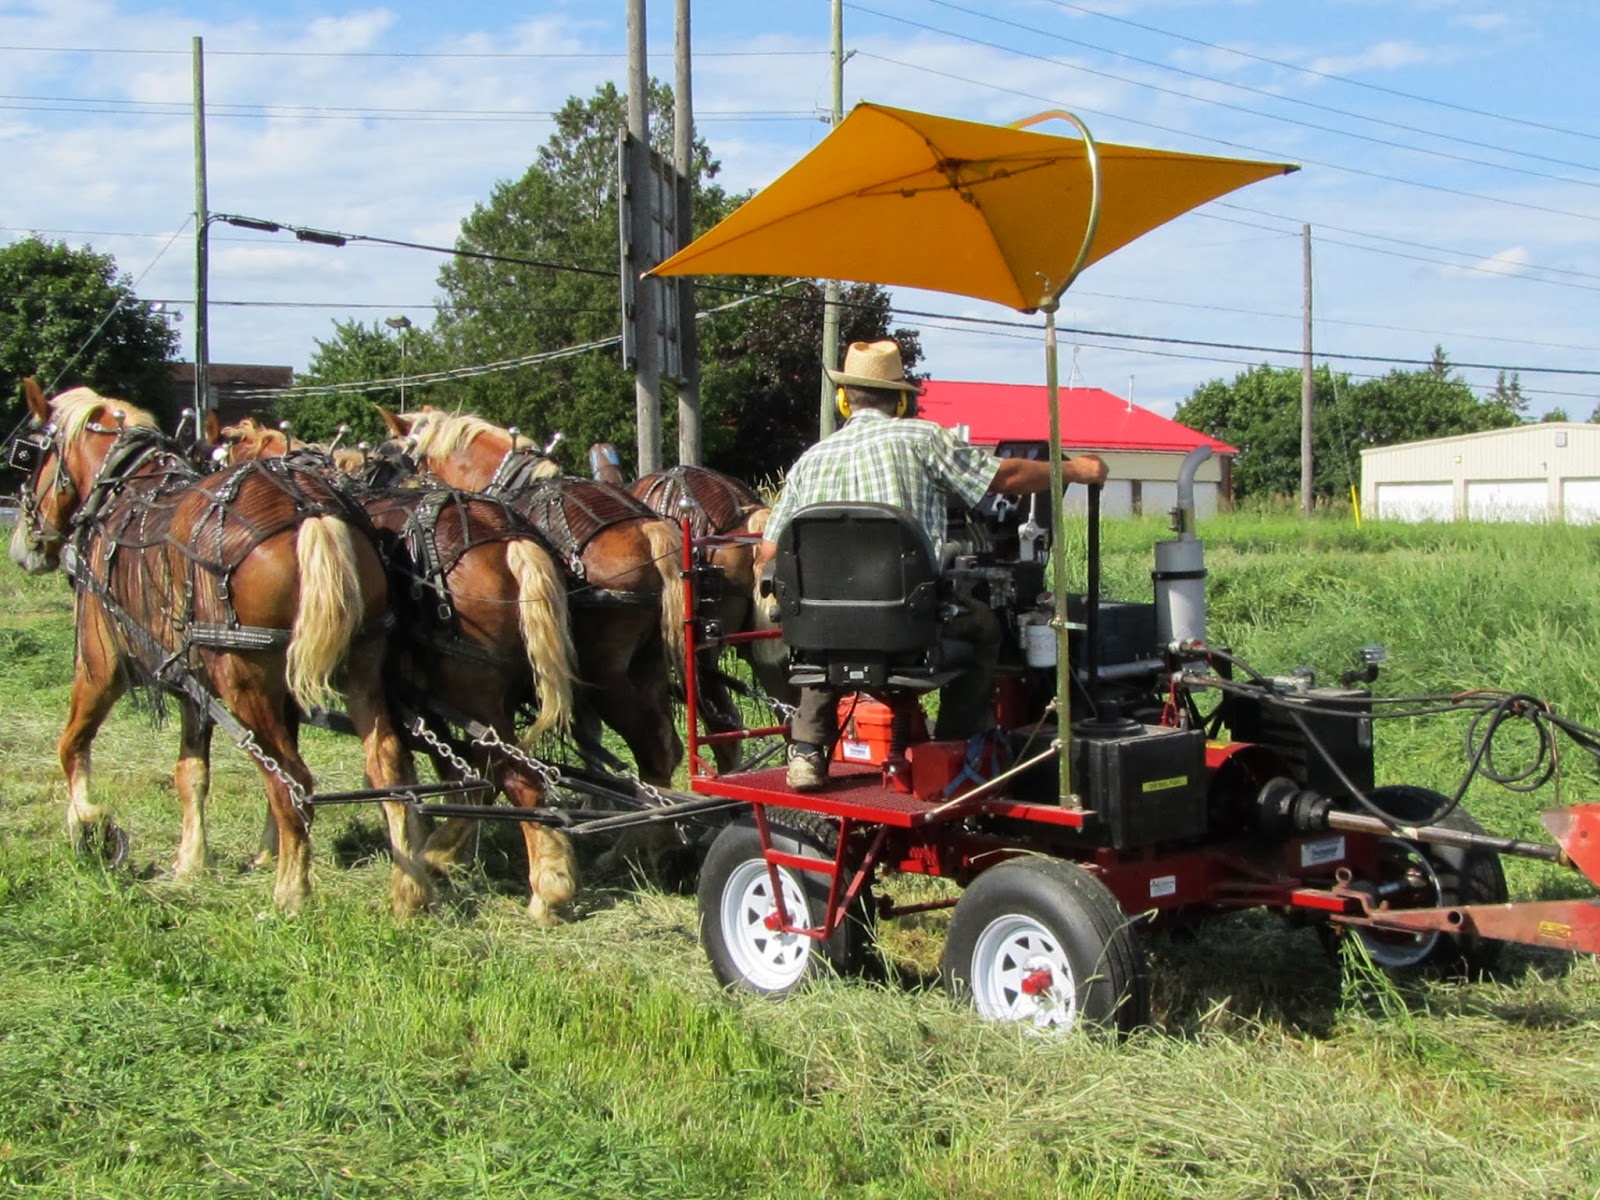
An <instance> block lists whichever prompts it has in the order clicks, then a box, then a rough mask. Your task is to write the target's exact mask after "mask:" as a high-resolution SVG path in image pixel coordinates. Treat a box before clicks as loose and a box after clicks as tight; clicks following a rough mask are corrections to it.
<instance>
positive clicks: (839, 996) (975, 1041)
mask: <svg viewBox="0 0 1600 1200" xmlns="http://www.w3.org/2000/svg"><path fill="white" fill-rule="evenodd" d="M1202 532H1203V535H1204V537H1205V539H1206V542H1207V548H1208V565H1209V567H1210V571H1211V597H1212V631H1211V632H1212V637H1213V640H1214V641H1216V642H1218V643H1219V644H1226V645H1229V646H1232V647H1233V648H1234V650H1235V651H1236V652H1237V653H1239V654H1241V655H1242V656H1244V657H1245V658H1246V659H1248V660H1249V661H1250V662H1252V663H1253V664H1254V665H1256V666H1258V667H1260V668H1261V669H1263V670H1266V671H1268V672H1271V673H1285V672H1287V671H1289V670H1290V669H1292V668H1293V667H1294V666H1296V665H1299V664H1302V663H1306V664H1311V665H1314V666H1317V667H1318V668H1320V669H1321V670H1322V671H1323V673H1324V678H1331V677H1333V676H1336V674H1337V671H1338V670H1340V669H1342V668H1344V667H1346V666H1350V665H1353V664H1354V654H1355V651H1356V649H1357V648H1358V647H1359V646H1361V645H1363V644H1367V643H1372V642H1383V643H1385V644H1386V645H1387V647H1388V649H1389V653H1390V665H1389V666H1388V667H1387V668H1386V669H1385V673H1384V676H1383V678H1382V680H1381V681H1380V684H1379V690H1380V692H1383V693H1385V694H1402V693H1408V692H1418V691H1428V692H1434V691H1453V690H1460V689H1465V688H1469V687H1480V686H1499V687H1508V688H1515V689H1517V690H1523V691H1529V692H1532V693H1534V694H1536V695H1541V696H1545V697H1548V698H1550V699H1551V700H1552V701H1554V702H1555V703H1556V704H1557V705H1558V706H1559V708H1560V709H1561V711H1563V712H1565V713H1567V714H1568V715H1571V716H1573V717H1575V718H1577V719H1579V720H1582V721H1585V722H1588V723H1592V724H1600V689H1597V688H1596V686H1595V682H1596V681H1595V678H1594V676H1595V672H1596V671H1597V670H1600V666H1597V664H1600V549H1597V545H1596V535H1595V534H1594V533H1593V532H1591V531H1587V530H1581V529H1526V528H1516V529H1498V528H1486V529H1473V528H1466V527H1455V526H1447V527H1438V528H1421V529H1405V528H1395V527H1381V526H1380V527H1374V526H1369V527H1368V528H1367V529H1365V530H1362V531H1360V532H1357V531H1355V530H1353V529H1352V528H1350V527H1349V526H1348V524H1342V523H1338V522H1334V521H1332V520H1329V519H1319V520H1317V521H1313V522H1311V523H1310V524H1303V523H1301V522H1299V521H1297V520H1295V519H1293V518H1282V517H1249V516H1236V517H1229V518H1219V519H1216V520H1213V521H1210V522H1207V523H1206V525H1205V527H1204V529H1203V531H1202ZM1163 536H1167V535H1166V534H1165V533H1164V532H1163V530H1162V528H1161V526H1160V525H1159V523H1158V522H1155V521H1139V522H1122V523H1115V524H1112V525H1109V526H1108V528H1107V545H1108V550H1107V569H1106V575H1107V581H1108V590H1109V591H1110V592H1111V593H1112V594H1115V595H1120V596H1124V597H1128V598H1142V597H1144V596H1146V595H1148V590H1149V569H1150V545H1151V543H1152V542H1153V541H1155V540H1157V539H1158V538H1160V537H1163ZM0 597H3V600H0V649H3V650H4V652H5V655H6V657H5V658H4V659H3V660H0V661H3V662H4V666H3V668H0V672H3V674H0V701H3V708H0V712H4V714H5V717H4V719H3V720H0V1194H18V1195H48V1196H117V1197H165V1196H193V1195H196V1194H206V1195H223V1196H302V1195H312V1196H349V1197H353V1196H391V1195H416V1196H424V1195H425V1196H445V1197H448V1196H485V1195H495V1196H524V1195H528V1196H617V1197H623V1196H626V1197H645V1196H729V1197H732V1196H806V1197H812V1196H821V1195H827V1196H860V1197H922V1196H930V1197H931V1196H961V1197H966V1196H996V1197H1000V1196H1005V1197H1014V1196H1016V1195H1018V1194H1029V1195H1050V1196H1068V1197H1091V1196H1092V1197H1099V1196H1111V1197H1166V1196H1193V1197H1240V1198H1244V1197H1273V1196H1284V1197H1290V1196H1293V1197H1300V1196H1351V1197H1366V1196H1394V1197H1413V1196H1441V1197H1443V1196H1449V1197H1508V1196H1518V1197H1520V1196H1551V1197H1594V1196H1596V1195H1600V967H1597V963H1596V961H1595V960H1593V959H1588V958H1583V959H1576V958H1570V957H1564V956H1558V955H1553V954H1543V953H1537V952H1532V951H1519V950H1516V949H1512V950H1510V951H1509V952H1508V954H1507V960H1508V961H1507V970H1506V971H1505V973H1504V974H1503V976H1502V977H1501V978H1499V979H1496V980H1493V981H1484V982H1475V983H1462V982H1457V981H1450V980H1421V981H1417V982H1414V983H1407V984H1404V985H1403V986H1401V987H1399V988H1395V987H1393V986H1390V985H1389V984H1388V983H1387V982H1385V981H1383V980H1381V979H1378V978H1376V977H1374V976H1373V975H1371V973H1370V972H1368V971H1365V970H1364V969H1363V968H1362V966H1361V964H1360V962H1359V961H1358V960H1357V959H1355V958H1353V957H1352V956H1349V955H1348V954H1347V955H1346V956H1345V957H1346V958H1347V959H1349V960H1350V961H1349V962H1348V966H1349V968H1350V969H1349V970H1348V971H1346V972H1344V973H1343V974H1342V973H1341V970H1340V966H1341V964H1340V962H1339V961H1338V959H1337V957H1336V956H1330V955H1329V954H1328V953H1327V952H1326V951H1325V950H1324V949H1323V948H1322V946H1321V944H1320V943H1319V941H1318V939H1317V938H1316V936H1315V935H1314V934H1313V933H1312V932H1311V931H1309V930H1304V929H1301V930H1293V929H1288V928H1286V927H1285V926H1284V925H1283V924H1282V923H1281V922H1280V921H1278V920H1277V919H1275V918H1273V917H1270V916H1267V915H1261V914H1256V915H1247V916H1245V917H1241V918H1234V919H1230V920H1227V921H1223V922H1218V923H1216V924H1214V925H1212V926H1210V927H1208V928H1206V929H1204V930H1202V931H1201V932H1200V933H1199V934H1198V935H1196V936H1194V937H1192V938H1189V939H1186V940H1179V939H1176V938H1165V939H1160V940H1155V941H1153V943H1152V951H1153V955H1154V963H1155V989H1156V998H1155V1001H1156V1003H1155V1007H1156V1016H1157V1021H1158V1025H1157V1027H1156V1028H1155V1029H1152V1030H1150V1031H1148V1032H1146V1033H1142V1034H1140V1035H1138V1036H1136V1037H1135V1038H1133V1039H1132V1040H1131V1041H1129V1042H1127V1043H1124V1044H1122V1045H1108V1044H1106V1043H1104V1042H1102V1041H1099V1040H1096V1039H1094V1038H1090V1037H1072V1038H1065V1039H1059V1040H1047V1039H1042V1038H1039V1037H1035V1036H1030V1035H1028V1034H1027V1033H1025V1032H1023V1031H1020V1030H1017V1029H1013V1028H1007V1027H997V1026H991V1025H985V1024H983V1023H981V1022H979V1021H977V1020H975V1019H974V1018H973V1017H972V1016H971V1015H970V1014H969V1013H968V1012H966V1011H965V1010H964V1009H963V1008H962V1007H960V1006H958V1005H956V1004H954V1003H953V1002H951V1001H950V1000H948V999H947V998H946V997H945V996H944V995H943V994H942V993H941V992H940V991H939V990H938V989H937V988H936V987H934V986H932V983H931V979H930V974H929V973H930V971H931V969H932V968H933V967H934V966H935V965H936V964H937V958H938V950H939V942H940V929H941V922H940V921H938V920H936V919H934V918H922V919H921V920H917V921H913V922H908V923H907V925H906V927H903V928H894V929H892V930H887V931H886V941H887V945H888V949H889V952H890V957H891V960H892V965H893V967H894V968H895V969H893V970H891V971H890V973H889V979H888V980H887V981H885V982H879V983H864V982H860V981H851V982H844V981H832V980H828V981H823V982H821V983H819V984H818V985H817V986H815V987H814V988H812V989H811V990H809V991H808V992H806V993H805V994H803V995H801V996H798V997H796V998H794V999H792V1000H790V1001H789V1002H786V1003H782V1004H771V1003H763V1002H757V1001H752V1000H746V999H741V998H737V997H730V996H726V995H724V994H722V993H721V992H720V991H719V990H718V988H717V987H716V985H715V983H714V981H713V980H712V978H711V975H710V972H709V969H708V968H707V966H706V964H705V962H704V959H703V956H702V954H701V952H700V950H699V947H698V945H697V944H696V941H695V914H694V907H693V903H692V901H691V900H689V899H688V898H686V897H682V896H676V895H668V894H664V893H661V892H659V891H654V890H651V889H649V888H647V887H642V886H640V887H626V888H618V887H612V888H606V889H596V890H591V891H589V892H587V893H586V894H585V897H584V900H583V902H582V905H581V908H580V912H579V919H578V920H576V921H574V922H573V923H571V924H569V925H566V926H564V927H562V928H559V929H555V930H550V931H541V930H535V929H531V928H529V927H528V926H527V924H526V922H525V920H524V919H523V915H522V907H521V903H522V901H521V896H520V891H519V889H520V883H519V881H518V878H517V876H518V873H519V871H520V851H519V849H518V845H519V839H515V837H514V836H506V835H505V831H497V832H495V833H494V834H492V835H489V836H486V852H485V854H484V855H483V859H482V866H481V867H480V869H479V870H478V871H477V872H476V873H474V874H473V875H471V876H469V877H467V878H466V879H464V880H462V881H460V882H459V884H458V885H457V886H456V887H454V888H453V889H451V890H450V891H449V892H448V893H446V899H445V901H444V903H443V904H442V905H441V907H440V910H439V911H438V912H437V913H436V914H434V915H431V916H428V917H424V918H421V919H417V920H412V921H409V922H403V923H402V922H396V921H395V920H394V919H393V918H392V917H391V916H390V915H389V913H388V908H387V903H386V886H385V881H386V875H387V863H386V861H385V860H384V857H383V853H382V838H381V833H380V830H379V823H378V820H377V816H376V814H374V813H371V812H362V811H352V810H342V809H341V810H329V811H327V812H324V813H323V814H322V815H321V816H320V817H319V819H318V822H317V827H316V831H315V837H316V847H317V855H316V859H317V861H316V886H317V889H318V890H317V894H316V897H315V899H314V901H313V903H312V905H311V906H310V907H309V908H308V910H307V911H306V912H304V913H303V914H301V915H300V916H297V917H294V918H284V917H281V916H279V915H277V914H275V913H274V912H273V911H271V907H270V899H269V893H270V880H269V879H267V878H265V877H263V876H262V875H260V874H257V873H253V872H250V871H248V870H246V866H247V864H248V862H249V860H250V857H251V855H252V853H253V851H254V849H255V843H256V838H257V836H258V833H259V827H260V819H261V798H260V790H259V787H258V785H257V784H256V782H255V778H254V772H253V770H252V769H251V768H250V767H249V766H248V765H247V764H246V763H245V762H244V761H243V759H242V757H241V756H240V755H239V754H238V752H237V751H235V750H233V749H232V748H231V747H229V746H228V745H227V744H226V741H225V739H222V738H219V739H218V745H217V749H216V755H215V780H214V783H215V786H214V804H213V811H214V814H215V819H214V823H213V830H212V841H213V846H214V848H215V850H216V853H217V865H216V868H215V870H214V871H213V872H212V873H210V874H209V875H208V876H207V877H206V878H204V879H202V880H199V881H196V882H193V883H188V884H179V883H177V882H175V881H173V880H172V879H171V877H170V875H168V874H167V866H168V863H169V862H170V859H171V856H172V853H173V851H174V848H175V846H176V841H177V815H176V801H175V799H174V796H173V792H172V786H171V766H172V755H173V752H174V748H175V735H174V733H173V732H172V731H171V730H168V729H163V730H160V731H153V730H152V726H151V723H150V721H149V718H148V717H147V716H146V715H145V714H143V713H141V712H138V711H136V710H134V709H132V708H131V707H130V706H128V705H126V704H125V705H123V706H122V707H121V708H119V710H118V712H117V713H116V714H115V715H114V717H113V719H112V721H111V722H110V724H109V725H108V727H107V729H106V730H105V731H104V733H103V734H102V736H101V738H100V741H99V743H98V744H97V751H98V753H97V759H96V769H97V776H96V781H97V794H98V795H99V796H100V797H101V798H103V799H105V800H107V801H109V802H111V803H112V804H113V805H114V807H115V808H116V811H117V813H118V815H119V817H120V818H121V820H122V821H123V823H124V825H125V826H126V827H127V828H128V829H129V831H130V832H131V834H132V836H133V846H134V849H133V856H132V860H131V862H130V864H129V866H127V867H125V868H123V869H122V870H121V871H118V872H114V873H107V872H106V871H104V870H103V869H100V868H98V867H95V866H93V865H88V864H84V863H80V862H78V861H76V860H75V859H74V858H73V857H72V855H71V854H70V853H69V851H68V849H67V847H66V845H65V836H64V829H63V823H62V809H63V798H64V788H63V785H62V783H61V781H60V778H59V771H58V768H57V766H56V763H55V761H54V739H55V736H56V734H57V732H58V731H59V727H60V724H61V720H62V718H63V716H64V713H65V709H66V698H67V679H68V670H69V660H70V655H71V644H72V639H71V628H70V603H69V597H68V594H67V591H66V585H65V584H64V583H63V581H61V580H60V579H58V578H49V579H41V580H28V579H24V578H23V577H22V576H21V575H20V573H18V572H16V571H15V570H13V569H11V568H9V567H8V568H6V569H4V570H3V571H0ZM1462 735H1463V730H1462V728H1461V725H1460V723H1459V722H1452V721H1448V720H1447V721H1440V722H1431V723H1428V724H1426V725H1424V724H1420V723H1419V724H1417V725H1415V726H1413V725H1412V724H1411V723H1401V722H1396V723H1390V724H1389V725H1386V726H1385V727H1384V728H1383V729H1381V730H1380V739H1381V740H1380V747H1381V750H1380V760H1379V761H1380V767H1379V773H1380V777H1381V779H1382V780H1383V781H1384V782H1407V783H1416V784H1422V785H1425V786H1430V787H1435V788H1440V789H1445V790H1449V789H1451V788H1453V787H1454V785H1455V782H1456V780H1457V778H1458V777H1459V772H1460V770H1461V768H1462V765H1463V763H1464V758H1463V753H1462V748H1461V738H1462ZM308 742H309V756H310V758H311V759H312V762H313V766H314V768H315V769H316V770H317V771H318V772H319V779H320V780H321V781H322V782H323V784H324V786H328V787H338V786H355V785H356V784H357V783H358V774H359V768H358V766H357V765H356V763H355V756H354V754H353V747H352V746H351V745H350V744H349V743H346V742H342V741H339V740H336V739H332V738H327V737H321V736H313V737H309V738H308ZM1569 750H1570V748H1569ZM1508 753H1509V743H1508ZM1562 765H1563V784H1562V797H1561V799H1562V800H1563V801H1565V802H1575V801H1578V800H1585V799H1590V800H1592V799H1595V798H1596V796H1597V792H1600V787H1597V784H1596V775H1595V772H1594V770H1593V768H1592V765H1591V763H1590V762H1589V761H1588V760H1587V756H1585V755H1583V754H1582V753H1581V752H1577V751H1575V750H1571V751H1570V752H1569V753H1568V754H1566V755H1565V756H1564V757H1563V759H1562ZM1555 802H1556V801H1555V798H1554V797H1553V796H1551V795H1550V794H1549V792H1548V790H1547V792H1546V793H1544V794H1541V795H1539V796H1532V797H1529V796H1517V795H1513V794H1510V793H1506V792H1504V791H1500V790H1496V789H1491V788H1485V787H1482V786H1475V787H1474V789H1473V791H1472V792H1471V793H1470V800H1469V803H1470V805H1471V807H1472V808H1473V810H1474V812H1476V813H1477V815H1478V816H1479V817H1480V818H1481V819H1482V820H1483V821H1484V823H1485V824H1487V825H1489V826H1490V827H1491V828H1493V829H1495V830H1497V831H1501V830H1504V831H1512V832H1523V833H1533V832H1534V831H1535V830H1536V829H1537V821H1536V814H1537V811H1538V809H1539V808H1540V807H1542V806H1544V805H1548V804H1553V803H1555ZM585 853H586V857H587V856H588V855H589V854H592V853H593V851H592V850H590V849H589V848H587V847H585ZM1512 866H1513V870H1512V871H1511V879H1512V887H1513V889H1514V891H1516V892H1517V893H1518V894H1520V895H1532V894H1536V893H1548V894H1552V895H1557V894H1565V893H1566V892H1569V891H1572V890H1574V889H1573V884H1572V881H1571V878H1570V877H1568V876H1563V875H1561V874H1559V873H1556V872H1553V871H1550V870H1548V869H1544V868H1537V867H1531V866H1525V865H1523V864H1512Z"/></svg>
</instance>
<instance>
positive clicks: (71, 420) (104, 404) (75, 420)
mask: <svg viewBox="0 0 1600 1200" xmlns="http://www.w3.org/2000/svg"><path fill="white" fill-rule="evenodd" d="M101 408H114V409H116V410H117V411H118V412H120V413H121V414H122V423H123V425H124V426H128V425H134V426H138V427H139V428H141V429H160V428H161V426H160V425H159V424H158V423H157V421H156V419H155V418H154V417H153V416H151V415H150V414H149V413H147V412H145V411H144V409H142V408H136V407H135V406H134V405H132V404H128V403H126V402H125V401H122V400H113V399H111V398H110V397H108V396H102V395H101V394H100V393H99V392H97V391H95V390H94V389H93V388H87V387H77V388H72V389H71V390H69V391H65V392H62V393H61V394H60V395H59V396H57V397H56V398H55V399H54V400H52V401H50V416H51V418H52V419H53V420H54V421H55V424H56V428H57V429H58V430H60V431H61V440H62V441H63V442H68V443H70V442H75V441H77V440H78V438H79V437H81V436H82V435H83V431H84V429H85V428H86V427H87V426H88V424H89V419H90V418H91V417H93V416H94V414H95V413H96V412H98V411H99V410H100V409H101Z"/></svg>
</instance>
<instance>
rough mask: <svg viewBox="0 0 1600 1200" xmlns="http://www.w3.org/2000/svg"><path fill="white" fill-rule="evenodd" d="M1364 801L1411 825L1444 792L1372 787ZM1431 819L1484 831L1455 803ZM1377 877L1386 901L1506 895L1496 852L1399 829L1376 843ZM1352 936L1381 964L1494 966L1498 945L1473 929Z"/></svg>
mask: <svg viewBox="0 0 1600 1200" xmlns="http://www.w3.org/2000/svg"><path fill="white" fill-rule="evenodd" d="M1371 800H1372V802H1373V803H1374V804H1376V805H1377V806H1378V807H1379V808H1380V809H1382V810H1383V811H1384V812H1385V813H1387V814H1388V815H1389V816H1390V817H1391V818H1393V819H1395V820H1398V821H1401V822H1403V823H1405V824H1416V823H1418V822H1421V821H1425V820H1426V819H1427V818H1428V817H1429V816H1430V815H1431V814H1433V813H1435V812H1438V811H1439V810H1440V809H1441V808H1443V807H1444V806H1445V805H1446V804H1447V803H1448V801H1449V798H1448V797H1446V796H1444V795H1441V794H1440V793H1438V792H1433V791H1429V790H1428V789H1427V788H1420V787H1411V786H1408V785H1404V784H1399V785H1395V786H1392V787H1381V788H1377V789H1375V790H1374V791H1373V792H1372V793H1371ZM1437 824H1438V825H1439V826H1440V827H1442V828H1444V829H1455V830H1460V831H1463V832H1467V833H1482V832H1483V827H1482V826H1481V825H1479V824H1478V823H1477V822H1476V821H1475V820H1473V819H1472V816H1471V814H1469V813H1468V812H1467V811H1466V809H1464V808H1456V809H1454V810H1453V811H1452V812H1450V813H1448V814H1447V815H1446V816H1445V817H1444V818H1443V819H1442V820H1440V821H1438V822H1437ZM1376 882H1377V884H1378V887H1379V888H1380V889H1381V892H1382V896H1383V899H1384V900H1386V901H1387V902H1388V904H1389V905H1390V907H1392V908H1453V907H1455V906H1456V905H1468V904H1504V903H1505V902H1506V899H1507V891H1506V877H1505V871H1504V870H1503V868H1502V867H1501V864H1500V857H1499V855H1496V854H1491V853H1489V852H1488V851H1485V850H1464V849H1460V848H1458V847H1454V846H1435V845H1428V844H1425V843H1421V842H1413V841H1410V840H1408V839H1406V838H1403V837H1399V836H1395V837H1386V838H1383V839H1382V840H1381V841H1380V842H1379V844H1378V879H1377V881H1376ZM1356 936H1357V937H1359V938H1360V939H1361V941H1362V944H1363V945H1364V946H1365V947H1366V949H1367V953H1368V955H1370V956H1371V958H1372V961H1373V962H1374V963H1376V964H1377V965H1378V966H1380V967H1382V968H1384V969H1385V970H1387V971H1404V970H1408V969H1412V968H1420V967H1436V968H1442V969H1446V970H1460V971H1465V972H1467V973H1469V974H1481V973H1482V972H1484V971H1488V970H1490V969H1492V968H1493V966H1494V963H1495V960H1496V959H1497V958H1498V957H1499V953H1500V946H1501V943H1499V942H1497V941H1492V940H1489V939H1485V938H1481V937H1476V936H1474V935H1472V934H1449V933H1436V932H1428V933H1406V932H1402V931H1393V930H1383V929H1357V931H1356Z"/></svg>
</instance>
